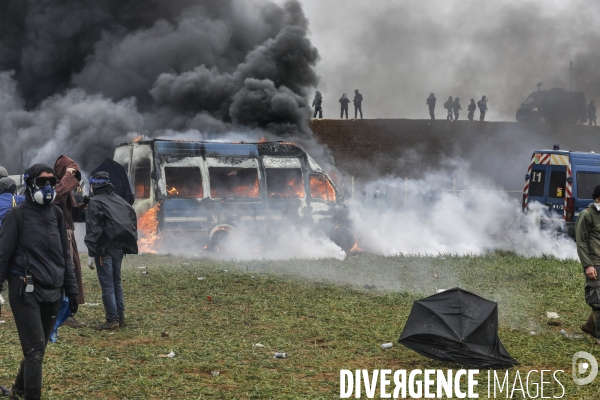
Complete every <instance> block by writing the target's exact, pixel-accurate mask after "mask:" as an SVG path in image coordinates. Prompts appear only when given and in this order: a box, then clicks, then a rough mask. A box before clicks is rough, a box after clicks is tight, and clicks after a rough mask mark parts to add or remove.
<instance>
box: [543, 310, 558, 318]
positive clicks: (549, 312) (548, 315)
mask: <svg viewBox="0 0 600 400" xmlns="http://www.w3.org/2000/svg"><path fill="white" fill-rule="evenodd" d="M546 317H548V318H550V319H557V318H558V314H557V313H555V312H551V311H546Z"/></svg>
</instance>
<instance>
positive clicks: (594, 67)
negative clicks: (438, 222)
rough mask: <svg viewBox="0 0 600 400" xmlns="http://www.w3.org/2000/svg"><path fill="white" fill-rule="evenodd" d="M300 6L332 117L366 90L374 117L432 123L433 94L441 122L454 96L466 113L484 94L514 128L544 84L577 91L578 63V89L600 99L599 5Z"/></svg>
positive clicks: (419, 2)
mask: <svg viewBox="0 0 600 400" xmlns="http://www.w3.org/2000/svg"><path fill="white" fill-rule="evenodd" d="M300 1H301V3H302V4H303V6H304V11H305V13H306V15H307V17H308V18H309V20H310V26H309V29H310V38H311V40H312V42H313V44H314V45H315V46H316V47H317V48H318V50H319V53H320V56H321V60H320V62H319V63H318V64H317V73H318V74H319V76H320V78H321V81H320V84H319V87H318V89H319V90H320V91H321V92H322V93H323V97H324V107H323V108H324V113H325V117H326V118H339V111H340V110H339V109H340V107H339V103H338V100H339V98H340V97H341V95H342V93H347V94H348V96H349V97H351V96H352V95H353V91H354V89H359V90H360V91H361V93H362V94H363V96H364V99H365V100H364V103H363V111H364V113H365V117H366V118H428V110H427V106H426V105H425V99H426V98H427V96H428V95H429V93H430V92H434V93H435V95H436V97H437V99H438V106H437V109H436V114H437V116H438V117H442V116H444V115H445V114H444V113H445V110H444V109H443V103H444V101H445V100H446V99H447V98H448V96H459V97H460V99H461V104H462V106H463V109H464V110H466V108H467V107H466V106H467V104H468V102H469V99H470V98H475V100H476V101H477V100H478V99H479V98H481V96H482V95H486V96H487V97H488V98H489V99H490V100H489V109H490V111H489V117H490V119H491V120H508V121H513V120H514V117H515V112H516V110H517V108H518V107H519V105H520V103H521V102H522V101H523V100H525V98H526V97H527V96H528V95H529V93H530V92H531V91H533V90H536V84H537V83H538V82H544V84H543V86H542V89H544V88H545V89H549V88H551V87H562V88H566V89H568V88H569V61H570V60H574V62H575V64H574V68H573V90H582V91H584V92H585V93H586V96H587V98H588V100H589V99H593V98H594V97H596V96H597V97H598V98H600V95H599V94H600V88H599V86H600V85H599V83H600V82H599V79H598V78H599V72H598V70H600V64H599V63H598V62H599V61H600V60H599V57H600V40H599V35H598V29H597V27H598V26H599V22H600V21H599V20H598V19H599V17H598V15H600V14H599V12H598V11H600V5H599V4H598V3H600V2H590V1H585V2H584V1H582V0H562V1H560V0H496V1H481V0H460V1H459V0H403V1H392V0H375V1H363V0H335V1H334V0H300ZM310 100H312V99H310ZM350 111H351V113H352V114H353V113H354V111H353V108H352V104H351V105H350ZM461 117H462V118H464V117H466V112H464V111H463V114H462V116H461Z"/></svg>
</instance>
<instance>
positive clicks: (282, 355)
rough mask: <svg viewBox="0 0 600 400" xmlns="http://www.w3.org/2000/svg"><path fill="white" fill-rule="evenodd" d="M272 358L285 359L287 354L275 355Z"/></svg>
mask: <svg viewBox="0 0 600 400" xmlns="http://www.w3.org/2000/svg"><path fill="white" fill-rule="evenodd" d="M273 358H287V353H279V352H277V353H275V355H274V356H273Z"/></svg>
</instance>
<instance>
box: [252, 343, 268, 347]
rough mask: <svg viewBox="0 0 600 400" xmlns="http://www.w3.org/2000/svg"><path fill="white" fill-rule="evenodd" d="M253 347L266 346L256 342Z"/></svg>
mask: <svg viewBox="0 0 600 400" xmlns="http://www.w3.org/2000/svg"><path fill="white" fill-rule="evenodd" d="M252 347H265V345H264V344H260V343H256V344H253V345H252Z"/></svg>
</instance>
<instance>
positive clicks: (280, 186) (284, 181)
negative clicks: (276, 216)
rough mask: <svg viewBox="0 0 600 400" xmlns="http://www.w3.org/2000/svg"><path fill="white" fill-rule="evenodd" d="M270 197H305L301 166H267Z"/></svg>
mask: <svg viewBox="0 0 600 400" xmlns="http://www.w3.org/2000/svg"><path fill="white" fill-rule="evenodd" d="M266 174H267V193H269V198H274V199H277V198H295V199H297V198H304V182H303V181H302V170H301V169H300V168H266Z"/></svg>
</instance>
